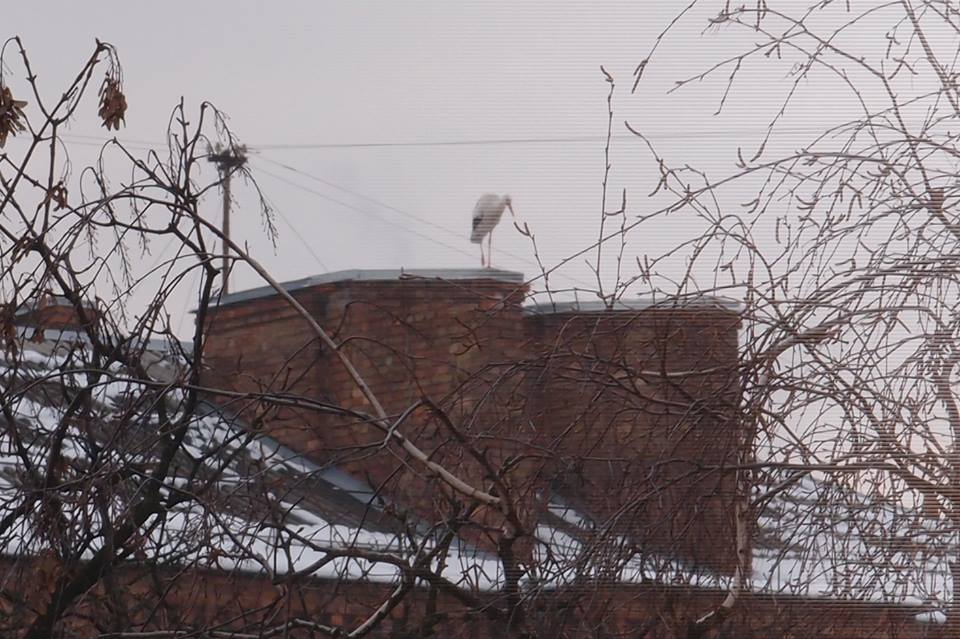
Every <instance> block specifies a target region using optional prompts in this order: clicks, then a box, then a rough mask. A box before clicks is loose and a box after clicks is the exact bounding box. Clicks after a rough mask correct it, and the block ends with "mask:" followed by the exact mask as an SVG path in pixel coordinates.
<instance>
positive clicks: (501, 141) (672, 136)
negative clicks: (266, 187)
mask: <svg viewBox="0 0 960 639" xmlns="http://www.w3.org/2000/svg"><path fill="white" fill-rule="evenodd" d="M766 132H767V128H766V127H763V128H752V129H741V130H733V129H724V130H716V129H713V130H707V131H675V132H673V133H665V134H660V133H651V134H649V136H648V137H650V138H653V139H666V140H683V139H699V138H705V137H734V136H743V135H750V134H755V133H766ZM776 133H777V134H779V135H810V134H819V133H823V129H822V128H804V129H781V130H778V131H776ZM606 139H607V138H606V136H601V135H569V136H556V137H520V138H481V139H462V140H400V141H395V142H392V141H391V142H304V143H293V144H251V145H250V148H252V149H258V150H264V151H269V150H284V149H286V150H295V149H377V148H395V147H444V146H503V145H513V144H564V143H583V142H605V141H606ZM612 139H614V140H636V139H637V136H635V135H632V134H629V135H628V134H623V135H614V136H612Z"/></svg>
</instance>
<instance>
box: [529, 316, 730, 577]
mask: <svg viewBox="0 0 960 639" xmlns="http://www.w3.org/2000/svg"><path fill="white" fill-rule="evenodd" d="M736 310H737V309H736V306H735V305H732V304H731V303H730V302H729V301H724V300H722V299H716V298H700V299H695V300H691V301H688V302H685V303H683V304H677V303H671V304H669V305H658V304H654V303H652V302H649V301H643V300H638V301H634V302H631V303H627V304H619V305H618V306H617V307H615V308H614V309H606V308H605V307H604V306H603V305H602V304H599V303H595V304H566V305H561V306H550V307H533V308H530V309H528V312H527V316H526V317H525V320H524V322H525V324H526V332H527V336H528V339H529V340H530V343H531V349H532V351H533V353H532V355H534V354H535V356H533V357H532V358H531V361H534V362H536V366H535V367H533V368H532V369H531V372H530V378H529V380H528V383H527V393H528V395H529V396H530V398H531V402H530V404H529V407H528V418H529V420H530V421H532V422H533V423H536V424H537V425H538V428H539V430H540V432H539V436H540V442H541V445H542V446H544V447H546V448H548V449H550V450H553V451H555V452H556V458H557V460H558V463H557V465H556V466H555V467H554V468H553V470H552V471H548V472H547V474H548V475H549V476H550V477H551V478H552V480H553V483H554V490H555V491H557V492H559V493H560V494H561V495H562V496H564V497H565V498H566V501H568V502H569V503H572V504H574V505H576V506H578V507H580V508H581V509H583V510H584V511H586V512H587V513H589V514H590V515H591V516H592V517H593V518H594V519H595V520H596V521H598V522H600V523H608V524H610V525H611V526H612V527H613V528H614V529H616V530H618V531H619V532H623V533H626V534H628V535H629V536H630V537H631V538H632V539H634V540H635V541H636V542H637V544H638V545H639V546H640V547H643V548H646V549H654V550H660V551H662V552H663V553H664V554H665V555H669V556H674V557H675V556H680V557H682V558H684V559H686V560H688V561H689V562H690V563H691V564H694V565H697V566H700V567H704V568H709V569H712V570H716V571H719V572H724V573H731V572H732V571H733V570H734V568H735V566H736V554H735V552H734V548H735V539H734V527H733V517H732V515H733V512H734V508H733V504H734V500H735V497H736V495H735V493H736V491H735V481H734V477H733V474H732V473H730V472H722V471H721V470H719V468H720V467H722V466H725V465H727V466H729V465H732V464H734V463H735V462H736V459H737V457H736V455H737V452H738V450H739V448H740V447H741V446H742V442H741V439H740V433H739V430H738V424H739V422H738V420H737V410H736V406H737V389H736V388H735V385H734V383H733V382H734V379H735V375H734V373H735V369H734V367H735V366H736V365H737V352H738V344H737V339H738V329H739V323H740V322H739V317H738V314H737V312H736Z"/></svg>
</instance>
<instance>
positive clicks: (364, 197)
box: [254, 155, 591, 286]
mask: <svg viewBox="0 0 960 639" xmlns="http://www.w3.org/2000/svg"><path fill="white" fill-rule="evenodd" d="M254 160H255V161H256V162H260V161H261V160H262V161H264V162H269V163H271V164H275V165H276V166H279V167H281V168H284V169H286V170H288V171H292V172H294V173H297V174H299V175H302V176H304V177H307V178H310V179H311V180H315V181H317V182H319V183H321V184H324V185H327V186H329V187H331V188H334V189H337V190H338V191H342V192H344V193H347V194H349V195H352V196H354V197H357V198H360V199H362V200H366V201H367V202H370V203H372V204H375V205H377V206H380V207H383V208H385V209H387V210H390V211H393V212H395V213H399V214H400V215H403V216H405V217H408V218H410V219H413V220H416V221H418V222H421V223H423V224H426V225H428V226H431V227H433V228H435V229H438V230H440V231H443V232H444V233H447V234H449V235H452V236H453V237H456V238H458V239H463V235H462V234H461V233H458V232H457V231H453V230H451V229H449V228H447V227H445V226H442V225H440V224H436V223H434V222H431V221H430V220H428V219H425V218H423V217H420V216H419V215H414V214H413V213H409V212H407V211H404V210H403V209H400V208H397V207H395V206H392V205H390V204H387V203H386V202H382V201H380V200H377V199H376V198H372V197H370V196H367V195H364V194H363V193H360V192H358V191H354V190H353V189H348V188H347V187H345V186H340V185H339V184H336V183H334V182H331V181H330V180H326V179H324V178H321V177H319V176H317V175H313V174H312V173H307V172H306V171H303V170H301V169H298V168H296V167H293V166H290V165H288V164H284V163H283V162H277V161H276V160H271V159H270V158H267V157H264V156H262V155H259V156H258V157H256V158H254ZM258 170H261V171H263V172H264V173H266V174H267V175H271V176H272V177H275V178H277V177H278V176H276V175H274V174H272V173H269V172H267V171H265V170H264V169H262V168H261V169H258ZM278 179H279V178H278ZM284 181H285V180H284ZM287 183H288V184H292V185H294V186H297V188H301V189H303V188H304V187H302V186H300V185H298V184H295V183H293V182H289V181H287ZM308 192H310V193H314V194H319V193H318V192H316V191H313V190H309V189H308ZM321 197H324V198H325V199H329V200H332V201H334V202H337V203H341V202H340V201H339V200H336V199H334V198H330V197H329V196H327V195H321ZM345 206H348V207H349V205H346V204H345ZM349 208H353V209H354V210H358V211H359V210H361V209H357V208H355V207H349ZM370 214H371V215H373V214H372V213H370ZM375 217H377V219H380V220H382V221H385V222H387V223H388V224H391V225H392V226H396V225H394V224H392V223H390V222H389V221H387V220H385V219H384V218H382V217H380V216H376V215H375ZM398 228H402V229H404V230H409V229H407V228H406V227H398ZM411 232H414V231H411ZM416 235H418V236H420V237H423V238H425V239H428V240H429V241H431V242H436V243H439V244H441V245H442V246H446V247H448V248H453V249H454V250H456V251H458V252H459V253H461V254H463V255H470V254H469V253H467V252H465V251H463V250H461V249H458V248H454V247H451V246H450V245H449V244H445V243H443V242H440V241H439V240H437V239H436V238H432V237H429V236H425V235H422V234H420V233H416ZM497 253H500V254H503V255H506V256H508V257H512V258H513V259H515V260H518V261H520V262H523V263H524V264H526V265H528V266H532V267H533V268H535V269H538V270H539V269H540V265H539V264H537V263H536V262H534V261H533V260H531V259H529V258H526V257H523V256H522V255H517V254H516V253H512V252H510V251H504V250H502V249H497ZM471 257H473V256H471ZM564 277H566V278H567V279H569V280H570V281H572V282H574V283H576V284H580V285H582V286H591V284H587V283H586V282H584V281H582V280H579V279H577V278H575V277H571V276H569V275H565V276H564Z"/></svg>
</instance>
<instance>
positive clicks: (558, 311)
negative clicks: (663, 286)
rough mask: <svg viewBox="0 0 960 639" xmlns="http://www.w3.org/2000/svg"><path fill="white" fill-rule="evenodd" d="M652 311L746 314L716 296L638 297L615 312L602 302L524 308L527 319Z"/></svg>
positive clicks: (622, 303)
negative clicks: (529, 316)
mask: <svg viewBox="0 0 960 639" xmlns="http://www.w3.org/2000/svg"><path fill="white" fill-rule="evenodd" d="M651 309H661V310H687V309H718V310H724V311H728V312H730V313H738V312H740V311H741V310H743V305H742V304H741V303H740V302H738V301H737V300H734V299H730V298H727V297H717V296H713V295H701V296H696V297H693V296H690V297H679V298H661V299H656V298H653V297H635V298H632V299H626V300H624V299H621V300H618V301H617V302H616V303H615V304H614V305H613V308H608V307H607V305H606V304H604V303H603V302H602V301H600V300H589V301H585V302H579V301H561V302H555V303H553V304H550V303H549V302H547V303H536V304H530V305H528V306H524V307H523V313H524V314H525V315H563V314H574V313H576V314H583V313H609V312H630V311H645V310H651Z"/></svg>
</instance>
